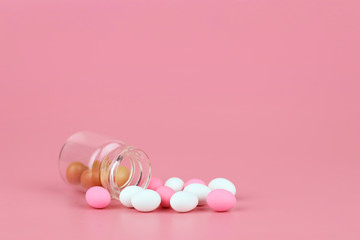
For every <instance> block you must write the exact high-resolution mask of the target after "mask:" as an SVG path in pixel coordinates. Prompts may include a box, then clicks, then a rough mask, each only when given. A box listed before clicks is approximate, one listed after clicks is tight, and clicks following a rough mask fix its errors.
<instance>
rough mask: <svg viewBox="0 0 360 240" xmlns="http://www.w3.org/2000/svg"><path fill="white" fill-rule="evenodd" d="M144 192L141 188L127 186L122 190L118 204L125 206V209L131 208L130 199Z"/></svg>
mask: <svg viewBox="0 0 360 240" xmlns="http://www.w3.org/2000/svg"><path fill="white" fill-rule="evenodd" d="M141 191H144V189H143V188H141V187H139V186H128V187H126V188H124V189H123V190H122V191H121V192H120V196H119V199H120V202H121V203H122V204H123V205H124V206H125V207H133V205H132V204H131V198H132V197H133V196H134V195H135V194H137V193H139V192H141Z"/></svg>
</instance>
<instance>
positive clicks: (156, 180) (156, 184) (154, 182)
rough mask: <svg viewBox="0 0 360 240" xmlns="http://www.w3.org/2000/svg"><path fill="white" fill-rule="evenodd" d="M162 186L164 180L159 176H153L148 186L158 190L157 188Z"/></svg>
mask: <svg viewBox="0 0 360 240" xmlns="http://www.w3.org/2000/svg"><path fill="white" fill-rule="evenodd" d="M161 186H164V183H163V181H161V179H160V178H158V177H152V178H151V179H150V183H149V186H148V187H147V188H148V189H151V190H154V191H156V189H158V188H159V187H161Z"/></svg>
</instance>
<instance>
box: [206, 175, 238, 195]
mask: <svg viewBox="0 0 360 240" xmlns="http://www.w3.org/2000/svg"><path fill="white" fill-rule="evenodd" d="M208 187H209V188H210V189H211V190H215V189H224V190H227V191H229V192H231V193H232V194H234V195H235V193H236V188H235V185H234V184H233V183H232V182H230V181H229V180H227V179H226V178H215V179H213V180H211V182H210V183H209V185H208Z"/></svg>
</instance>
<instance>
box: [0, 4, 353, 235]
mask: <svg viewBox="0 0 360 240" xmlns="http://www.w3.org/2000/svg"><path fill="white" fill-rule="evenodd" d="M359 16H360V6H359V1H355V0H354V1H347V0H344V1H334V0H328V1H320V0H311V1H310V0H309V1H307V0H292V1H277V0H274V1H267V0H243V1H241V0H222V1H213V0H191V1H190V0H181V1H180V0H179V1H178V0H174V1H170V0H151V1H145V0H135V1H134V0H116V1H115V0H109V1H95V0H86V1H85V0H78V1H70V0H64V1H55V0H52V1H51V0H49V1H40V0H33V1H24V0H1V1H0V109H1V117H0V134H1V138H0V146H1V163H2V167H1V174H0V176H1V181H0V184H1V198H0V206H1V207H0V208H1V209H0V210H1V214H0V228H1V231H0V239H29V238H30V239H50V238H51V239H119V238H121V239H181V240H183V239H195V238H201V239H219V238H221V239H276V240H289V239H326V240H332V239H347V240H352V239H354V240H355V239H356V240H357V239H359V235H360V220H359V219H360V218H359V216H360V205H359V203H360V188H359V182H360V175H359V167H360V161H359V159H360V151H359V142H360V141H359V140H360V139H359V136H360V124H359V122H360V96H359V92H360V81H359V79H360V70H359V62H360V58H359V56H360V46H359V45H360V44H359V43H360V26H359V22H360V17H359ZM79 130H89V131H94V132H98V133H102V134H105V135H109V136H113V137H117V138H119V139H121V140H123V141H125V142H128V143H130V144H133V145H135V146H139V147H141V148H142V149H144V150H145V151H146V153H147V154H148V155H149V156H150V158H151V160H152V167H153V171H154V175H156V176H159V177H160V178H162V179H163V180H165V179H167V178H169V177H172V176H179V177H181V178H182V179H184V180H187V179H191V178H200V179H203V180H204V181H206V182H209V181H210V180H211V179H212V178H214V177H226V178H229V179H231V180H232V181H233V182H234V183H235V184H236V186H237V189H238V193H237V198H238V199H237V204H236V206H235V208H234V209H233V210H232V211H230V212H226V213H215V212H213V211H211V210H209V209H208V208H207V207H202V208H197V209H196V210H194V211H192V212H190V213H188V214H177V213H174V212H173V211H172V210H171V209H168V210H164V209H160V210H157V211H154V212H152V213H148V214H143V213H138V212H137V211H136V210H133V209H132V210H131V209H127V208H125V207H121V206H119V205H118V204H117V203H116V202H113V203H112V204H111V205H110V206H109V208H107V209H104V210H100V211H99V210H94V209H92V208H90V207H89V206H87V204H86V201H85V198H84V194H83V193H78V192H75V191H72V189H70V188H69V187H68V186H66V185H65V184H63V182H62V180H61V178H60V176H59V173H58V170H57V157H58V153H59V150H60V147H61V145H62V143H63V142H64V141H65V139H66V138H67V137H69V136H70V135H71V134H72V133H74V132H76V131H79Z"/></svg>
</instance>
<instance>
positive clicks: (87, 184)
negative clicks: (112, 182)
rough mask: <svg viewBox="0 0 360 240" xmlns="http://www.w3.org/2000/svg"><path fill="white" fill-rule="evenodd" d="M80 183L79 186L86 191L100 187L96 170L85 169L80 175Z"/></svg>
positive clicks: (98, 174)
mask: <svg viewBox="0 0 360 240" xmlns="http://www.w3.org/2000/svg"><path fill="white" fill-rule="evenodd" d="M80 181H81V186H83V188H84V189H86V190H87V189H89V188H91V187H94V186H101V183H100V171H99V170H98V169H94V170H89V169H87V170H85V171H84V172H83V173H82V174H81V179H80Z"/></svg>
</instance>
